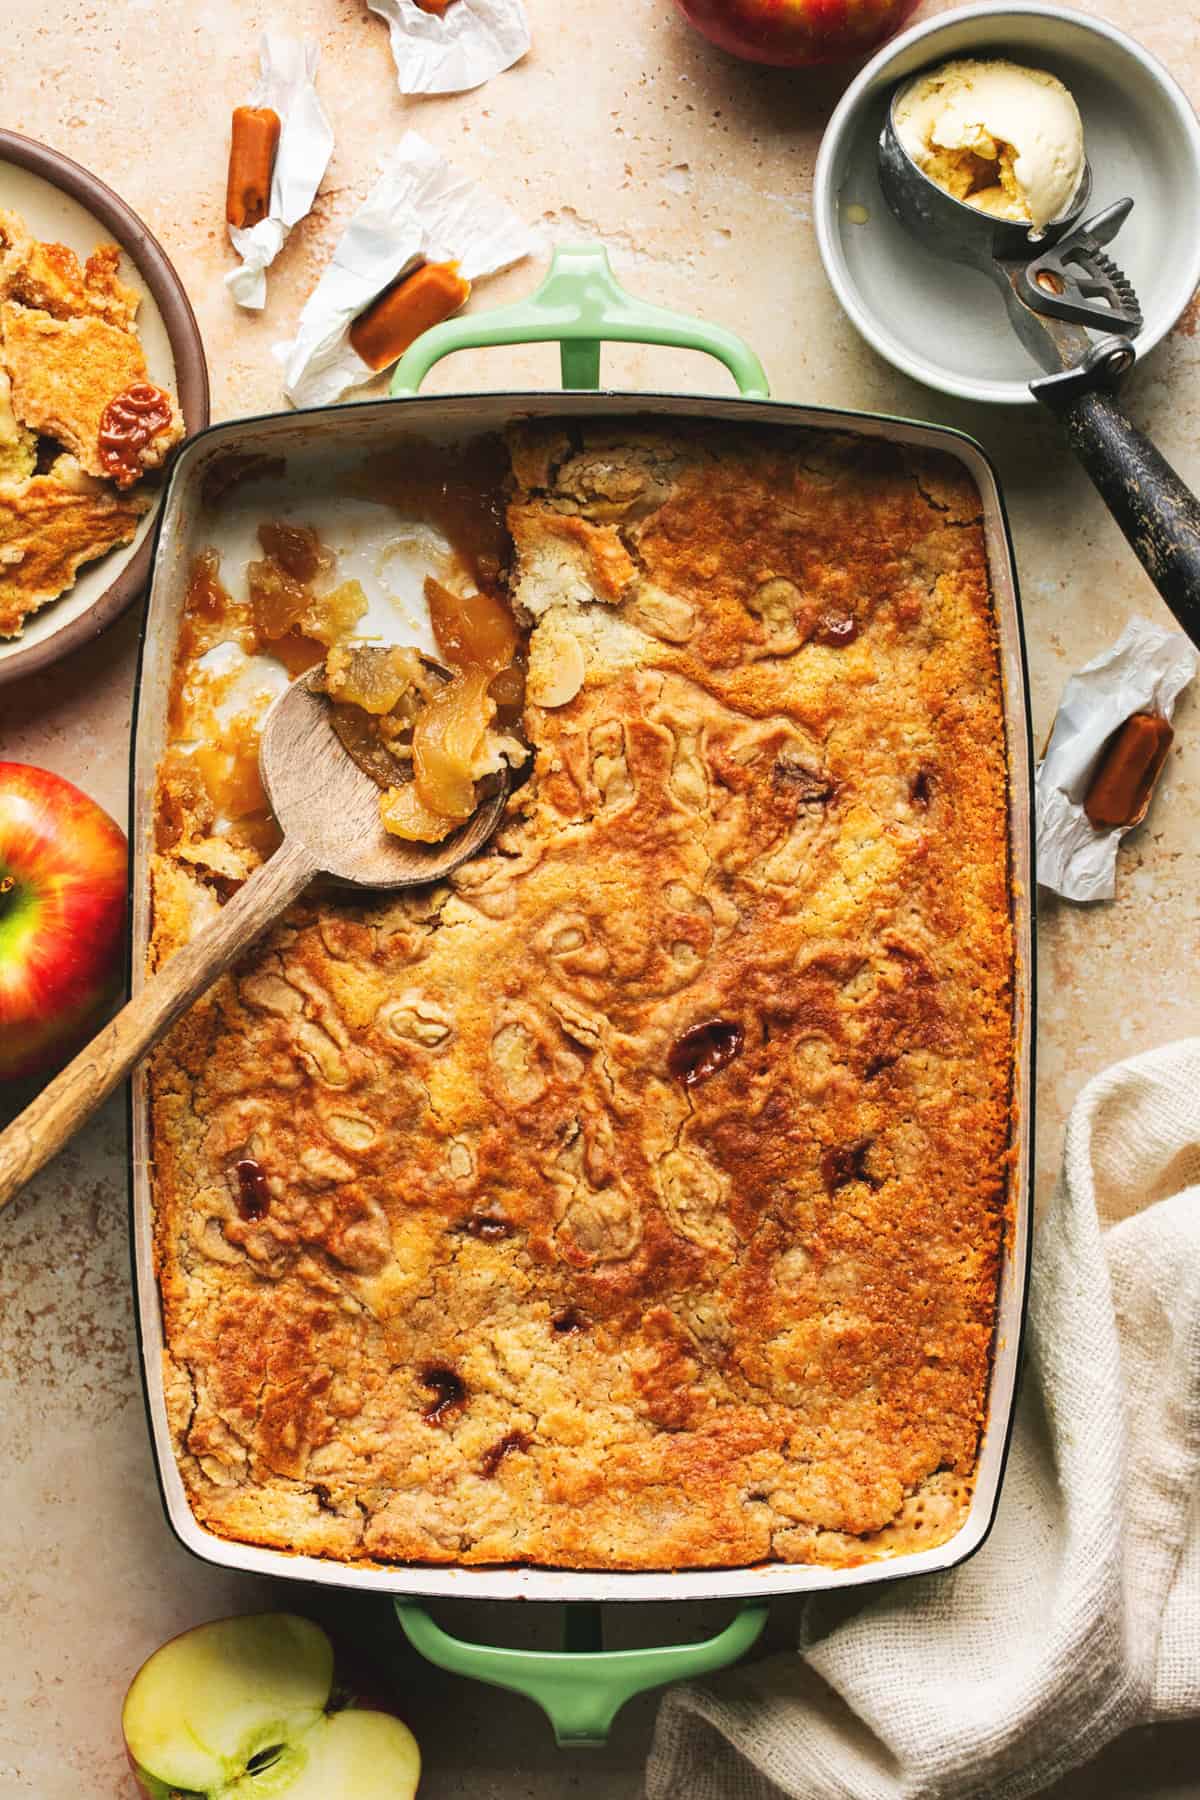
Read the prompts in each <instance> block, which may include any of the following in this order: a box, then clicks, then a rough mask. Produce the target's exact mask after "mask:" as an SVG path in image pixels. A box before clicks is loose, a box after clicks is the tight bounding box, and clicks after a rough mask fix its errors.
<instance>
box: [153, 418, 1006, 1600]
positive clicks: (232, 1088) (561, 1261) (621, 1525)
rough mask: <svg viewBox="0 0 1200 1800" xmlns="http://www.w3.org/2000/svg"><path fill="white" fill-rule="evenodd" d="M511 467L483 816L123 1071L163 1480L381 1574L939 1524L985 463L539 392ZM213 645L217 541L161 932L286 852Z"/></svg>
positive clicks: (990, 733)
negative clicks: (229, 723)
mask: <svg viewBox="0 0 1200 1800" xmlns="http://www.w3.org/2000/svg"><path fill="white" fill-rule="evenodd" d="M412 455H413V456H414V457H416V456H418V455H419V452H417V451H414V452H413V453H412ZM508 458H509V467H508V473H507V477H506V480H507V502H508V503H507V508H506V515H501V516H500V517H499V518H498V521H497V527H498V535H496V536H495V537H494V539H493V541H491V543H490V547H489V548H488V549H487V551H486V554H485V553H484V552H483V551H482V550H481V548H480V545H479V544H478V543H476V544H475V545H473V546H472V556H473V561H472V567H473V569H474V571H475V580H476V585H477V586H478V588H479V590H480V591H481V592H487V593H488V594H489V595H490V596H491V597H492V599H493V601H498V599H499V598H500V597H501V596H502V595H503V594H505V593H506V594H507V596H508V599H509V601H510V603H511V607H512V610H513V614H514V616H515V618H516V620H517V621H518V622H519V624H520V626H521V627H522V631H523V632H524V633H525V634H527V641H526V644H525V648H524V650H523V651H521V650H519V649H518V650H516V651H515V652H514V650H513V649H512V644H513V643H514V642H515V633H512V634H511V635H510V636H508V637H506V636H505V632H506V629H508V630H509V631H510V632H511V628H506V627H504V626H503V625H501V624H500V622H499V620H498V619H497V617H496V615H494V614H493V615H491V616H492V623H493V625H494V626H495V629H496V631H497V633H498V644H499V646H500V647H499V648H497V650H496V655H497V656H499V655H500V654H501V651H502V650H503V646H504V644H507V645H508V646H509V647H508V649H507V650H504V654H506V655H508V656H509V657H510V659H511V660H509V661H508V662H506V663H504V664H503V669H504V671H507V673H506V675H505V680H506V681H507V683H508V686H507V687H505V686H504V685H503V683H502V693H504V694H507V696H508V699H507V704H508V705H509V707H510V712H509V714H508V716H507V718H506V719H504V720H501V721H500V723H501V724H503V725H504V727H505V728H506V729H509V730H512V731H516V729H517V725H518V722H519V728H520V732H521V733H522V734H523V740H524V742H526V743H527V744H528V746H530V748H531V750H532V758H531V760H530V761H529V762H528V763H527V764H526V765H525V769H524V774H525V776H526V778H525V779H523V780H522V779H521V777H520V776H518V777H517V778H516V782H515V785H514V791H513V793H512V795H511V797H510V801H509V805H508V811H507V814H506V819H505V822H504V824H503V826H502V828H501V831H500V833H499V835H498V836H497V838H496V839H495V840H494V842H493V844H492V845H491V847H490V848H489V850H488V851H487V852H486V853H484V854H482V855H480V856H479V857H477V858H475V859H474V860H473V861H471V862H469V863H468V864H466V865H465V866H464V867H463V868H461V869H460V870H459V871H458V872H457V874H456V875H455V876H454V878H453V879H452V880H451V881H450V882H449V883H448V884H446V885H443V886H440V887H437V888H433V889H430V890H424V891H420V890H418V891H415V892H411V893H409V894H407V895H401V896H399V897H395V898H387V897H378V898H371V897H369V896H368V897H363V896H361V895H359V896H351V895H349V894H347V893H346V892H344V891H343V892H339V891H337V890H336V889H333V888H329V889H325V890H322V889H319V888H316V889H313V890H312V891H311V892H310V893H309V894H308V895H307V896H306V898H305V899H304V900H303V901H302V902H301V903H300V904H298V905H297V906H296V907H295V908H294V909H293V911H292V913H291V914H290V915H289V917H288V919H287V921H286V923H285V924H284V925H282V926H281V927H279V928H278V929H276V930H275V931H274V932H273V933H272V935H271V936H270V938H269V939H267V940H266V941H265V942H264V944H263V945H262V946H261V947H260V948H259V949H258V950H256V951H255V952H254V953H252V954H251V955H250V956H249V957H247V959H246V960H245V961H244V962H243V963H242V965H241V966H240V967H239V968H238V969H237V971H236V972H235V973H234V974H232V975H230V976H228V977H226V978H224V979H223V980H222V981H221V982H220V983H219V984H218V985H217V987H216V988H214V989H213V991H212V992H211V993H210V995H209V996H208V997H207V998H206V999H205V1000H203V1001H201V1002H200V1003H199V1004H198V1005H197V1006H196V1007H195V1008H194V1009H193V1011H192V1012H191V1014H190V1015H189V1016H188V1017H187V1018H186V1019H185V1020H184V1021H183V1022H182V1023H181V1024H180V1025H179V1026H178V1027H177V1028H176V1029H175V1031H174V1033H173V1034H172V1036H171V1037H170V1039H169V1040H168V1041H167V1043H166V1045H165V1046H164V1047H163V1048H162V1049H161V1050H160V1052H159V1053H158V1054H157V1057H156V1060H155V1063H154V1068H153V1078H152V1095H153V1118H154V1157H155V1194H156V1236H157V1257H158V1266H159V1271H160V1279H161V1285H162V1295H163V1307H164V1320H165V1340H166V1345H167V1351H166V1385H167V1395H168V1407H169V1413H170V1418H171V1424H172V1429H173V1433H174V1441H175V1445H176V1451H177V1455H178V1459H179V1464H180V1468H181V1470H182V1473H183V1478H184V1481H185V1483H186V1486H187V1490H188V1493H189V1495H190V1499H191V1503H192V1506H193V1508H194V1510H195V1513H196V1516H197V1518H198V1519H199V1520H200V1521H201V1522H202V1523H203V1524H204V1525H205V1526H206V1527H208V1528H209V1529H210V1530H212V1531H214V1532H216V1533H218V1534H220V1535H222V1536H225V1537H229V1538H235V1539H242V1540H246V1541H250V1542H253V1543H257V1544H263V1545H271V1546H278V1547H281V1548H286V1549H291V1550H296V1551H303V1552H308V1553H310V1554H315V1555H321V1556H328V1557H333V1558H338V1559H342V1560H353V1559H364V1560H373V1561H377V1562H383V1561H399V1562H406V1561H419V1562H433V1563H442V1562H449V1563H495V1562H499V1563H506V1562H526V1563H531V1564H541V1565H559V1566H564V1567H569V1568H626V1569H639V1568H640V1569H670V1568H687V1567H697V1566H703V1565H718V1566H719V1565H744V1564H748V1563H753V1562H758V1561H761V1560H766V1559H772V1558H773V1559H780V1560H784V1561H793V1562H819V1563H825V1564H834V1565H844V1564H848V1563H854V1562H861V1561H863V1560H866V1559H870V1558H875V1557H883V1556H891V1555H896V1554H899V1553H903V1552H905V1551H908V1550H912V1549H919V1548H922V1547H925V1546H929V1545H934V1544H937V1543H939V1542H942V1541H944V1540H945V1539H946V1538H948V1537H949V1536H951V1535H952V1534H953V1533H954V1532H955V1530H956V1529H957V1528H958V1527H959V1525H960V1524H961V1523H962V1520H963V1518H964V1516H965V1512H966V1508H967V1505H968V1503H969V1498H970V1492H971V1486H972V1480H973V1476H974V1470H975V1463H976V1456H977V1450H978V1443H979V1436H980V1430H981V1426H982V1423H983V1418H984V1408H985V1404H986V1395H987V1384H988V1373H989V1366H990V1354H991V1341H992V1332H993V1324H994V1312H995V1291H996V1282H997V1274H998V1266H999V1258H1000V1254H1001V1248H1002V1241H1003V1236H1004V1229H1005V1220H1006V1169H1007V1150H1008V1143H1009V1131H1010V1075H1011V1068H1012V1017H1011V966H1012V943H1011V936H1010V927H1009V896H1008V875H1007V867H1008V864H1007V848H1006V772H1005V771H1006V759H1005V748H1004V726H1003V717H1002V710H1001V689H1000V676H999V670H998V664H997V651H996V640H995V633H994V626H993V619H992V613H991V607H990V599H989V589H988V578H987V565H986V559H985V552H984V540H983V531H982V526H981V522H980V516H979V514H980V504H979V497H978V495H977V493H976V491H975V489H974V487H973V486H972V484H971V482H970V480H969V479H968V478H967V477H966V475H965V474H964V473H963V471H962V469H961V468H960V466H959V465H958V464H957V463H956V462H954V461H953V460H951V459H949V458H946V457H941V456H938V455H934V454H920V455H918V454H914V453H908V452H904V451H900V450H896V449H894V448H892V447H888V446H880V445H875V444H872V443H869V442H867V441H866V440H860V439H854V438H849V437H840V436H835V435H832V434H826V433H812V434H803V433H787V434H784V433H782V432H781V433H772V434H770V435H767V434H764V435H762V436H751V435H749V434H746V435H732V434H728V433H720V432H717V431H715V430H711V429H702V428H695V429H688V428H681V429H678V430H675V431H672V432H671V433H670V434H669V435H668V434H667V433H665V432H662V431H659V430H652V429H644V428H642V427H641V426H638V425H636V424H628V425H624V424H615V425H609V426H593V425H580V426H575V427H572V428H569V429H564V428H562V427H561V426H560V425H557V424H555V425H554V426H553V427H549V426H548V427H540V426H536V427H527V428H522V429H521V430H519V431H517V432H515V433H514V435H513V436H512V437H511V439H510V441H509V444H508ZM505 527H506V528H507V531H506V532H505V529H504V528H505ZM509 539H511V545H510V543H509ZM230 579H231V580H232V577H231V578H230ZM330 579H332V576H330ZM438 579H439V580H442V577H441V576H439V577H438ZM446 585H447V587H448V588H449V587H453V586H454V584H453V583H448V584H446ZM469 587H470V583H464V582H459V583H458V588H459V598H460V600H461V599H462V598H463V596H466V598H468V599H469V597H470V596H469ZM439 604H440V605H443V606H444V607H445V606H446V605H447V604H448V603H445V602H439V601H437V600H436V599H435V602H434V605H435V608H436V606H438V605H439ZM309 608H310V600H305V601H304V603H303V605H302V606H300V605H298V609H297V611H296V613H295V616H294V618H293V619H292V620H291V621H290V622H289V623H287V625H286V627H285V629H284V631H282V632H281V633H280V635H279V636H278V637H277V638H275V639H274V645H275V648H276V651H278V650H280V649H281V648H282V650H283V654H284V657H285V658H288V659H290V660H289V666H290V667H292V668H294V667H296V666H298V665H299V664H302V663H303V660H304V658H305V656H307V657H308V658H309V660H315V659H316V658H317V657H318V656H321V655H324V654H325V649H326V646H325V645H324V643H322V642H321V641H318V639H316V638H312V637H310V636H308V635H307V634H309V633H311V632H312V631H313V630H314V629H318V628H320V627H321V625H322V620H323V617H324V615H323V614H322V612H321V609H320V607H319V606H318V608H317V610H316V612H315V613H314V612H312V611H311V610H308V609H309ZM351 611H353V606H348V607H347V616H348V614H349V612H351ZM276 623H278V621H276ZM353 625H354V621H351V627H353ZM435 625H436V618H435ZM239 634H241V643H242V649H243V652H253V651H255V650H256V649H259V648H261V639H260V638H259V637H258V636H257V634H256V633H255V630H254V617H253V606H252V603H251V602H250V601H249V600H239V599H235V598H234V597H232V595H231V594H230V593H229V592H225V593H224V597H223V598H222V597H221V595H220V594H218V593H217V592H216V574H215V571H214V569H213V568H212V567H209V568H208V570H207V572H205V571H204V570H203V569H202V570H201V571H200V573H199V575H198V576H197V577H196V578H194V580H193V585H192V591H191V593H190V596H189V601H188V606H187V611H186V616H185V620H184V626H183V634H182V638H181V643H180V652H179V656H180V662H179V668H178V673H177V677H176V686H175V693H174V702H173V704H174V712H173V722H172V731H173V738H174V743H175V747H174V748H173V749H172V750H171V751H170V752H169V754H168V756H167V758H166V761H165V763H164V765H163V770H162V775H161V779H160V796H159V832H160V838H159V851H158V854H157V857H156V859H155V866H154V881H155V927H154V954H155V956H156V957H157V958H158V959H162V958H164V957H166V956H168V955H169V954H170V952H171V950H172V948H173V947H174V946H175V945H177V944H178V943H180V942H181V941H183V940H184V939H185V938H186V936H187V934H188V932H189V930H190V929H191V928H192V926H193V924H194V922H195V921H196V920H198V919H202V918H204V917H205V916H207V915H210V914H211V912H212V911H213V910H214V909H215V908H216V907H217V906H218V905H219V904H220V902H221V900H222V899H223V898H224V897H225V896H226V895H227V894H228V893H229V892H230V891H231V886H232V884H234V883H236V882H237V881H239V880H241V879H243V878H244V877H245V876H246V875H247V874H248V873H249V872H250V871H251V870H252V869H253V867H254V866H255V865H256V864H257V862H258V861H259V860H260V858H261V857H262V856H263V855H264V854H266V853H269V850H270V847H271V841H272V840H271V823H270V819H269V815H268V814H267V812H266V809H265V802H264V801H263V799H262V796H261V792H256V791H254V787H253V781H252V779H251V774H250V772H249V771H250V769H251V764H249V763H248V762H247V760H246V757H245V754H244V752H245V749H246V745H245V744H242V746H241V752H242V755H241V760H240V761H239V760H238V758H239V745H238V744H237V743H236V742H233V741H231V739H230V735H229V733H228V731H226V732H225V734H224V736H223V737H222V735H221V733H217V734H216V737H217V739H219V740H220V741H211V742H204V741H200V740H201V739H203V737H204V732H203V729H202V725H203V718H202V715H203V714H204V713H205V708H206V707H207V709H208V712H209V713H210V714H211V713H213V712H214V709H216V710H219V696H218V698H217V699H214V698H213V694H212V693H211V692H209V693H208V697H207V699H205V698H204V694H203V692H202V690H203V685H204V684H203V682H202V681H200V682H199V683H198V677H197V671H199V670H201V669H202V667H207V668H208V669H209V670H211V669H212V668H213V661H212V659H213V655H214V646H216V645H218V644H219V643H220V642H221V641H222V640H225V639H229V638H230V637H231V636H232V637H234V638H237V637H238V636H239ZM325 635H326V636H327V637H328V636H329V635H330V633H329V631H328V630H326V633H325ZM333 635H334V636H335V637H337V636H341V637H343V638H344V637H345V636H346V635H347V634H346V633H345V632H335V633H334V634H333ZM468 635H469V634H468ZM441 642H442V639H441V638H439V643H441ZM305 645H307V649H306V648H305ZM522 659H524V673H525V688H526V691H525V695H524V705H523V709H522V708H521V706H520V704H519V700H518V697H517V691H516V690H517V688H518V687H519V685H520V683H521V674H522V666H523V663H522ZM493 660H494V659H493ZM477 666H479V667H480V668H481V669H485V668H486V659H485V661H484V662H481V663H480V664H479V665H477ZM496 678H497V677H496V676H495V675H493V674H488V681H489V682H491V681H494V680H495V679H496ZM213 679H215V677H213ZM477 685H478V683H477ZM493 698H494V693H493ZM496 705H497V710H499V702H496ZM491 728H492V729H497V721H496V719H495V718H493V720H492V722H491ZM206 758H207V759H208V764H207V765H206V762H205V759H206ZM214 758H224V759H225V760H224V761H221V762H219V763H213V759H214ZM239 770H241V771H242V773H241V774H239ZM239 783H241V791H239Z"/></svg>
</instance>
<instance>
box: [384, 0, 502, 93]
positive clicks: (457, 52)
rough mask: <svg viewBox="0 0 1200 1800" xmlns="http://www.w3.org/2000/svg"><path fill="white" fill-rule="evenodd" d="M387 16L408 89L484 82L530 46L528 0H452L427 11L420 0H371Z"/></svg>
mask: <svg viewBox="0 0 1200 1800" xmlns="http://www.w3.org/2000/svg"><path fill="white" fill-rule="evenodd" d="M367 5H368V6H369V7H370V9H371V11H372V12H373V13H378V14H379V17H380V18H381V19H386V20H387V27H388V32H389V34H390V36H391V40H392V56H393V57H394V58H395V62H396V79H397V81H398V82H399V84H400V92H401V93H402V94H463V93H466V91H467V89H468V88H477V87H481V86H482V85H483V83H484V82H485V81H490V80H491V78H492V76H493V75H498V74H499V73H500V71H501V69H508V68H511V67H512V65H513V63H515V62H519V61H520V60H521V58H522V57H523V56H524V54H525V52H526V51H527V50H528V48H529V41H530V40H529V22H528V20H527V19H526V17H525V7H524V5H523V3H522V0H450V4H449V5H448V6H447V8H446V10H445V12H444V13H443V15H442V16H441V18H438V16H437V14H436V13H427V12H423V11H422V10H421V8H420V7H419V6H418V5H417V4H416V0H367Z"/></svg>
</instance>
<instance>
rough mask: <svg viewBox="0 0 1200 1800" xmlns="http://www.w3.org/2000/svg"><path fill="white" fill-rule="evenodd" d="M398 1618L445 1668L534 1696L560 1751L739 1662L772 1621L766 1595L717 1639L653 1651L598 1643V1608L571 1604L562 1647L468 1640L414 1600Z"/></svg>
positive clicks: (598, 1737) (594, 1738) (399, 1609)
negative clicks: (626, 1712)
mask: <svg viewBox="0 0 1200 1800" xmlns="http://www.w3.org/2000/svg"><path fill="white" fill-rule="evenodd" d="M396 1617H397V1618H398V1619H399V1621H400V1625H401V1628H402V1630H403V1632H404V1635H405V1636H406V1637H407V1639H408V1641H409V1643H410V1644H411V1645H412V1647H413V1649H414V1650H417V1651H419V1652H420V1654H421V1655H422V1656H423V1657H425V1658H426V1660H427V1661H429V1662H431V1663H435V1664H436V1665H437V1667H438V1668H439V1669H448V1670H449V1671H450V1673H451V1674H452V1675H466V1676H469V1677H470V1679H471V1680H473V1681H486V1682H488V1683H489V1684H490V1686H492V1687H500V1688H507V1689H509V1691H510V1692H511V1693H514V1694H524V1695H525V1696H526V1697H527V1698H528V1699H530V1700H533V1701H536V1703H537V1705H538V1706H540V1707H541V1709H542V1711H543V1712H544V1713H545V1714H546V1717H547V1718H548V1719H549V1721H550V1723H551V1725H553V1727H554V1737H555V1741H556V1743H558V1744H559V1745H560V1746H561V1747H563V1748H582V1747H585V1746H588V1745H595V1744H603V1743H604V1742H605V1741H606V1739H607V1737H608V1728H609V1726H610V1725H611V1724H612V1722H613V1720H614V1719H615V1718H616V1716H617V1713H618V1712H619V1711H620V1709H621V1708H622V1707H623V1706H624V1704H625V1702H626V1701H627V1700H632V1698H633V1696H634V1695H635V1694H641V1693H644V1692H645V1691H646V1689H647V1688H656V1687H663V1686H664V1685H665V1684H666V1683H667V1682H670V1681H686V1680H688V1679H690V1677H692V1676H693V1675H707V1674H708V1673H709V1672H710V1671H711V1670H713V1669H723V1668H725V1667H726V1665H727V1664H729V1663H731V1662H736V1661H737V1659H738V1657H739V1656H743V1655H744V1654H745V1652H746V1651H747V1650H749V1648H750V1646H751V1645H752V1644H753V1643H754V1642H755V1641H756V1639H757V1638H758V1636H759V1633H760V1632H761V1631H762V1628H763V1626H764V1625H765V1623H766V1619H767V1603H766V1601H765V1600H754V1601H750V1602H749V1603H747V1604H746V1605H744V1606H743V1607H742V1608H741V1610H740V1611H739V1613H738V1614H737V1617H736V1618H735V1619H734V1620H733V1621H732V1623H731V1624H729V1625H727V1626H726V1627H725V1629H724V1631H720V1632H718V1633H717V1635H716V1637H711V1638H705V1639H704V1640H703V1642H701V1643H699V1644H663V1645H660V1646H658V1647H657V1648H655V1649H652V1650H604V1649H602V1648H601V1641H602V1640H601V1635H600V1633H601V1626H600V1608H599V1607H598V1606H592V1605H574V1606H568V1607H567V1609H566V1622H565V1625H564V1630H563V1648H562V1649H561V1650H509V1649H505V1648H503V1647H502V1646H500V1645H497V1644H469V1643H467V1642H466V1641H465V1639H463V1638H457V1637H453V1636H451V1634H450V1633H449V1632H448V1631H443V1630H442V1628H441V1626H440V1625H435V1624H434V1622H433V1620H432V1619H431V1618H430V1616H429V1614H428V1613H427V1612H426V1611H425V1608H424V1607H423V1606H420V1605H418V1604H417V1602H416V1601H415V1600H397V1601H396Z"/></svg>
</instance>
